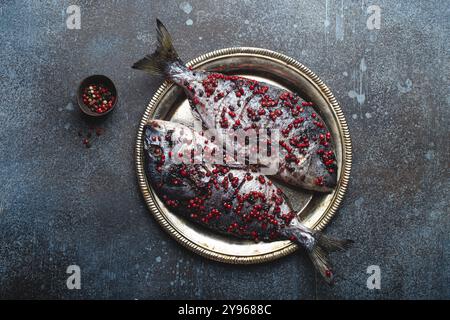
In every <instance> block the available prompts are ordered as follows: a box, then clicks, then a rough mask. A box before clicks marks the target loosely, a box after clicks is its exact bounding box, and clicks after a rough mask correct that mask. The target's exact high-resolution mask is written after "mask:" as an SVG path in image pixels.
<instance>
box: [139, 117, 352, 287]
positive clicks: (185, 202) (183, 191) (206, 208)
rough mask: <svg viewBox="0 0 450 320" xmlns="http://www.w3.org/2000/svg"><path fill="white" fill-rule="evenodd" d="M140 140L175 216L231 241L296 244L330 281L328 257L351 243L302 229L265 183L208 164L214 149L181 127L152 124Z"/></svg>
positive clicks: (150, 174) (149, 170) (153, 179)
mask: <svg viewBox="0 0 450 320" xmlns="http://www.w3.org/2000/svg"><path fill="white" fill-rule="evenodd" d="M143 139H144V154H145V159H144V166H145V173H146V176H147V179H148V181H149V182H150V184H151V185H152V186H153V187H154V190H155V192H156V193H157V195H158V196H159V197H160V199H162V200H163V202H164V203H165V205H166V206H167V207H168V208H169V209H170V210H171V211H172V212H173V213H175V214H177V215H180V216H184V217H186V218H187V219H190V220H192V221H194V222H195V223H198V224H201V225H203V226H205V227H207V228H209V229H211V230H214V231H216V232H219V233H222V234H225V235H228V236H232V237H239V238H243V239H253V240H255V241H276V240H287V239H289V240H291V241H295V242H296V243H298V244H299V245H301V246H302V247H303V248H305V249H306V251H307V252H308V254H309V256H310V257H311V260H312V262H313V264H314V266H315V267H316V269H317V270H318V272H320V274H321V275H322V276H323V277H324V279H325V280H326V281H327V282H328V283H331V282H332V281H333V277H334V275H333V271H332V268H331V265H330V263H329V261H328V253H329V252H332V251H337V250H343V249H345V248H347V247H348V245H349V244H350V243H351V242H352V241H351V240H337V239H333V238H329V237H327V236H325V235H323V234H322V233H320V232H316V231H313V230H311V229H309V228H307V227H306V226H304V225H303V224H302V223H301V222H300V220H299V219H298V217H297V214H296V212H294V210H293V209H292V206H291V205H290V204H289V201H288V199H287V198H286V197H285V195H284V193H283V192H282V190H281V189H279V188H277V187H276V186H275V185H274V184H273V183H272V181H271V180H270V179H269V178H268V177H266V176H263V175H260V174H259V173H255V172H251V171H247V170H238V169H232V168H230V167H228V166H224V165H220V164H214V163H211V162H209V158H208V157H209V155H211V154H212V153H214V149H215V148H217V145H215V144H214V143H213V142H211V141H209V140H208V139H206V138H205V137H203V136H201V135H200V134H199V133H197V132H195V131H193V130H191V129H189V128H188V127H186V126H184V125H181V124H177V123H173V122H167V121H163V120H151V121H150V122H149V123H148V124H147V125H146V126H145V128H144V138H143ZM186 155H188V156H187V157H186ZM196 157H198V158H196ZM200 157H201V159H202V160H201V161H199V160H200Z"/></svg>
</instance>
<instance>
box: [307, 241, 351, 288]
mask: <svg viewBox="0 0 450 320" xmlns="http://www.w3.org/2000/svg"><path fill="white" fill-rule="evenodd" d="M313 237H314V239H315V243H314V245H313V246H312V248H311V249H310V250H309V257H310V259H311V261H312V263H313V264H314V267H315V268H316V270H317V271H318V272H319V273H320V275H321V276H322V277H323V278H324V279H325V281H326V282H327V283H328V284H330V285H331V284H333V283H334V274H333V268H332V265H331V263H330V261H329V258H328V254H329V253H330V252H334V251H344V250H346V249H348V248H349V247H350V246H351V245H352V243H353V240H350V239H342V240H341V239H335V238H331V237H328V236H326V235H324V234H323V233H320V232H316V233H314V235H313Z"/></svg>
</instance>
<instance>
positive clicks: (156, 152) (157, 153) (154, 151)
mask: <svg viewBox="0 0 450 320" xmlns="http://www.w3.org/2000/svg"><path fill="white" fill-rule="evenodd" d="M150 151H151V153H152V154H153V155H155V156H160V155H161V154H162V153H163V152H162V148H161V147H160V146H157V145H154V144H153V145H151V146H150Z"/></svg>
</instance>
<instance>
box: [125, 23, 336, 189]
mask: <svg viewBox="0 0 450 320" xmlns="http://www.w3.org/2000/svg"><path fill="white" fill-rule="evenodd" d="M157 31H158V46H157V49H156V51H155V52H154V53H153V54H151V55H147V56H146V57H145V58H143V59H142V60H140V61H138V62H137V63H135V64H134V65H133V68H136V69H141V70H144V71H147V72H149V73H151V74H159V75H164V76H165V77H166V78H168V79H170V80H172V81H173V82H174V83H176V84H177V85H179V86H181V87H182V88H183V89H184V91H185V92H186V94H187V97H188V99H189V102H190V105H191V109H192V112H193V114H194V116H195V117H196V118H198V119H200V120H201V121H202V123H203V125H204V126H205V127H206V128H207V129H209V130H213V132H215V133H214V135H217V136H218V137H220V136H221V135H220V134H218V132H219V129H222V130H223V129H228V130H243V131H246V130H249V129H253V130H257V131H260V130H265V129H270V130H272V132H273V131H274V130H277V131H278V133H279V135H278V136H279V139H278V141H275V142H272V141H270V142H272V143H278V145H279V149H278V150H279V154H278V163H279V165H278V167H277V168H276V170H275V174H274V176H275V178H277V179H280V180H281V181H284V182H285V183H287V184H290V185H293V186H298V187H301V188H304V189H308V190H313V191H318V192H330V191H332V190H333V189H334V187H335V186H336V183H337V170H338V167H337V162H336V155H335V150H334V145H333V139H332V135H331V133H330V132H329V130H328V129H327V127H326V125H325V123H324V121H323V120H322V118H321V116H320V115H319V113H318V112H317V111H316V110H315V109H314V106H313V104H312V103H311V102H307V101H305V100H303V99H302V98H301V97H299V96H298V95H297V94H295V93H292V92H290V91H287V90H284V89H281V88H279V87H276V86H272V85H270V84H266V83H263V82H258V81H255V80H252V79H247V78H243V77H238V76H230V75H225V74H221V73H211V72H206V71H197V70H191V69H190V68H188V67H186V66H185V65H184V64H183V63H182V61H181V60H180V58H179V56H178V54H177V52H176V51H175V49H174V47H173V45H172V40H171V37H170V34H169V33H168V31H167V30H166V28H165V27H164V25H163V24H162V23H161V22H160V21H159V20H157ZM258 164H261V165H270V163H264V161H262V162H259V163H258Z"/></svg>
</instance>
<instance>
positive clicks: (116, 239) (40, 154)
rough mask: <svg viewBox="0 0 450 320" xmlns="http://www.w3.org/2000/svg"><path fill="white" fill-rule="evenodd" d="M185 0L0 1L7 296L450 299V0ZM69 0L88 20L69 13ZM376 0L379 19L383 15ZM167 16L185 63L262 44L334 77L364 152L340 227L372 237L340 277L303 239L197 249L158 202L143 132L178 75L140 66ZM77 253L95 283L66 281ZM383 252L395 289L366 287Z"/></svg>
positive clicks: (349, 257) (1, 260)
mask: <svg viewBox="0 0 450 320" xmlns="http://www.w3.org/2000/svg"><path fill="white" fill-rule="evenodd" d="M185 2H186V1H184V0H183V1H181V0H180V1H174V0H167V1H158V0H152V1H148V0H145V1H144V0H136V1H132V0H130V1H51V2H44V1H1V4H0V26H1V28H0V38H1V40H2V45H1V46H0V70H1V71H2V72H0V79H1V83H2V85H1V86H0V96H1V100H0V122H1V126H0V235H1V236H0V297H1V298H11V297H16V298H18V297H21V298H100V299H101V298H129V299H134V298H138V299H143V298H191V299H196V298H199V299H200V298H218V299H221V298H224V299H226V298H235V299H244V298H266V299H283V298H285V299H306V298H309V299H316V298H317V299H321V298H328V299H338V298H341V299H342V298H358V299H380V298H390V299H396V298H397V299H398V298H400V299H407V298H441V299H442V298H447V299H448V298H450V287H449V286H448V284H449V283H450V218H449V217H450V214H449V210H448V203H449V196H448V194H449V193H450V192H449V181H450V179H449V174H448V159H449V158H450V155H449V145H448V140H449V139H448V136H449V134H448V128H449V119H450V105H449V103H450V98H449V93H448V83H449V75H448V72H446V70H448V68H449V59H448V43H450V38H449V37H450V35H449V33H448V30H449V28H450V18H449V11H448V1H441V0H430V1H419V0H412V1H387V0H380V1H378V0H377V1H365V0H364V1H363V0H362V1H350V0H344V1H340V0H304V1H296V0H295V1H294V0H292V1H289V0H288V1H283V2H282V4H280V3H277V1H272V0H271V1H268V0H267V1H266V0H261V1H257V3H256V4H255V1H245V0H243V1H189V0H188V1H187V2H188V3H189V4H190V7H192V9H191V10H189V6H187V5H186V4H183V5H182V3H185ZM71 4H78V5H79V6H80V9H81V29H79V30H70V29H67V26H66V18H67V17H68V14H66V9H67V7H68V6H69V5H71ZM180 5H181V7H180ZM372 5H378V6H379V8H380V9H381V24H380V28H379V29H372V30H371V29H369V28H368V27H367V20H368V18H369V17H370V16H371V13H368V9H369V6H372ZM369 12H371V11H369ZM156 17H158V18H159V19H161V20H162V21H163V22H164V24H165V25H167V27H168V28H169V31H170V32H171V34H172V35H173V38H174V44H175V46H176V48H177V51H178V53H179V54H180V55H181V57H182V58H183V59H184V61H189V60H190V59H193V58H195V57H198V56H199V55H201V54H204V53H206V52H210V51H213V50H217V49H220V48H227V47H234V46H242V47H244V46H248V47H263V48H266V49H270V50H274V51H277V52H281V53H284V54H286V55H288V56H290V57H293V58H294V59H296V60H297V61H299V62H301V63H303V64H304V65H306V66H308V67H309V68H310V69H311V70H313V71H314V72H315V73H316V74H318V75H320V78H321V79H322V80H324V81H325V83H326V84H327V85H328V86H329V87H330V88H332V90H333V93H334V95H335V96H336V98H337V99H338V101H339V102H340V104H341V106H342V108H343V112H344V114H345V116H346V119H347V122H348V125H349V129H350V132H351V134H352V145H353V165H352V174H351V180H350V184H349V187H348V191H347V194H346V196H345V199H344V201H343V203H342V205H341V206H340V208H339V211H338V213H337V214H336V216H335V217H334V218H333V220H332V223H330V224H329V226H328V227H327V228H326V232H327V234H331V235H336V236H341V237H343V236H345V237H349V238H352V239H354V240H355V241H356V243H355V246H354V247H353V248H352V249H351V250H350V251H348V252H347V253H345V254H341V255H339V254H336V255H333V256H332V259H333V262H334V264H335V266H336V272H337V273H338V274H339V278H338V279H337V283H336V285H335V286H334V287H333V288H330V287H328V286H327V285H326V284H324V283H323V281H322V280H321V279H320V278H317V277H316V276H315V274H314V271H313V268H312V266H311V264H310V262H309V261H308V258H306V257H304V256H303V255H301V254H291V255H289V256H287V257H285V258H283V259H278V260H276V261H273V262H270V263H265V264H257V265H229V264H222V263H216V262H213V261H209V260H207V259H204V258H202V257H199V256H197V255H195V254H192V253H191V252H190V251H189V250H185V249H183V248H181V247H180V245H179V244H178V243H177V242H176V241H173V239H171V238H170V237H169V236H168V235H167V233H165V232H164V231H163V230H162V229H161V227H160V226H159V225H158V224H157V223H156V222H155V219H154V218H153V217H152V216H151V215H150V214H149V213H148V209H147V207H146V205H145V202H144V200H143V198H142V196H141V194H140V190H139V187H138V185H137V183H136V173H135V165H134V148H135V139H136V132H137V129H138V124H139V121H140V119H141V117H142V114H143V112H144V109H145V106H146V105H147V103H148V101H149V99H150V98H151V97H152V96H153V94H154V93H155V92H156V90H157V88H158V87H159V86H160V85H161V83H162V79H158V78H152V77H150V76H148V75H146V74H144V73H142V72H137V71H135V70H132V69H131V68H130V67H131V65H132V64H133V63H134V62H135V61H137V60H138V59H140V58H141V57H142V55H143V54H145V53H148V52H150V50H152V49H153V47H154V45H155V43H156V33H155V31H154V28H155V18H156ZM191 22H192V24H191ZM90 74H104V75H107V76H108V77H110V78H111V79H112V80H113V81H114V83H115V84H116V87H117V90H118V94H119V96H120V99H119V103H118V104H117V106H116V108H115V110H114V112H112V113H111V114H110V115H108V117H107V118H106V119H104V121H103V122H101V123H100V125H101V126H102V127H104V128H105V133H104V135H102V136H100V137H98V138H96V140H95V141H93V143H92V148H91V149H86V148H85V147H84V146H83V144H82V143H81V139H80V138H79V137H78V135H77V132H78V130H79V129H80V128H83V129H87V128H88V127H89V125H90V123H86V121H85V120H84V118H82V117H80V114H79V112H78V110H77V109H76V88H77V85H78V84H79V82H80V81H81V80H82V79H83V78H85V77H86V76H88V75H90ZM72 264H76V265H79V266H80V269H81V289H80V290H68V289H67V287H66V279H67V277H68V274H66V269H67V267H68V266H69V265H72ZM370 265H378V266H379V267H380V270H381V289H380V290H377V289H374V290H370V289H368V288H367V285H366V282H367V278H368V276H369V274H367V268H368V266H370Z"/></svg>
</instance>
